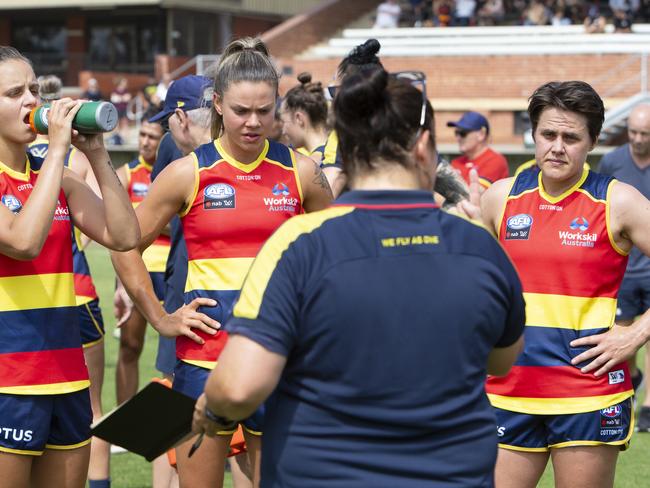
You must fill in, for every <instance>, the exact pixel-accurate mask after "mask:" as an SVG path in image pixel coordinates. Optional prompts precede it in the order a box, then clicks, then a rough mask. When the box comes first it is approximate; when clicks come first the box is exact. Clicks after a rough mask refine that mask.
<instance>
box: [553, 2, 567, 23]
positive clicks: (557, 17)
mask: <svg viewBox="0 0 650 488" xmlns="http://www.w3.org/2000/svg"><path fill="white" fill-rule="evenodd" d="M551 25H552V26H553V27H561V26H563V25H571V19H570V18H569V17H567V15H566V8H564V7H560V6H558V7H555V11H554V13H553V17H551Z"/></svg>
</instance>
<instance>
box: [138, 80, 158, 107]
mask: <svg viewBox="0 0 650 488" xmlns="http://www.w3.org/2000/svg"><path fill="white" fill-rule="evenodd" d="M157 89H158V84H157V83H156V80H155V79H154V78H153V76H150V77H149V79H147V84H146V85H145V86H144V88H143V89H142V93H143V94H144V99H145V100H146V102H147V105H148V106H151V105H153V106H154V107H156V108H157V109H158V110H161V109H162V107H161V106H160V100H158V98H156V97H155V95H156V90H157Z"/></svg>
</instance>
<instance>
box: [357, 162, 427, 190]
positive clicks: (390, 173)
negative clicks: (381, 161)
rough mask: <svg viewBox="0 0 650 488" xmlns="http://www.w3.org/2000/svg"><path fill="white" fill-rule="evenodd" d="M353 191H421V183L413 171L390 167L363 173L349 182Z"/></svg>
mask: <svg viewBox="0 0 650 488" xmlns="http://www.w3.org/2000/svg"><path fill="white" fill-rule="evenodd" d="M350 188H351V189H353V190H422V189H423V188H422V182H421V179H420V177H419V176H418V174H416V172H415V171H411V170H408V169H406V168H404V167H402V166H392V167H387V168H383V169H380V170H375V171H368V172H364V173H363V174H360V175H357V176H356V177H355V178H354V179H352V180H351V181H350Z"/></svg>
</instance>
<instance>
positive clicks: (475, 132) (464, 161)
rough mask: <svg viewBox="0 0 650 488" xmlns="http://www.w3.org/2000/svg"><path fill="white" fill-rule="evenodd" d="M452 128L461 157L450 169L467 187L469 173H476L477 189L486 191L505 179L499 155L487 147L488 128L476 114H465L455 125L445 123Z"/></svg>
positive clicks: (504, 171)
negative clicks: (481, 187)
mask: <svg viewBox="0 0 650 488" xmlns="http://www.w3.org/2000/svg"><path fill="white" fill-rule="evenodd" d="M447 127H454V128H455V133H456V140H457V141H458V149H459V150H460V152H461V156H460V157H458V158H456V159H454V160H452V162H451V165H452V167H453V168H454V169H456V170H457V171H458V172H459V173H460V175H461V176H462V177H463V179H464V180H465V181H466V182H467V183H468V184H469V182H470V181H469V172H470V170H471V169H472V168H473V169H476V171H477V173H478V176H479V179H480V182H481V185H483V186H485V187H488V186H490V185H491V184H492V183H494V182H495V181H497V180H500V179H502V178H507V177H508V162H507V161H506V158H504V157H503V155H501V154H499V153H498V152H496V151H493V150H492V149H490V148H489V147H488V140H489V137H490V124H489V123H488V121H487V119H486V118H485V117H483V116H482V115H481V114H480V113H478V112H465V113H464V114H463V116H462V117H461V118H460V120H458V121H455V122H454V121H450V122H447Z"/></svg>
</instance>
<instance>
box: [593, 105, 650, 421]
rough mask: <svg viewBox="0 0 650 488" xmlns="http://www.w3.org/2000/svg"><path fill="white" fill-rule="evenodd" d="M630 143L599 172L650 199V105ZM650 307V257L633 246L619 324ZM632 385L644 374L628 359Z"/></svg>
mask: <svg viewBox="0 0 650 488" xmlns="http://www.w3.org/2000/svg"><path fill="white" fill-rule="evenodd" d="M627 135H628V140H629V142H628V143H627V144H625V145H623V146H621V147H619V148H617V149H615V150H614V151H612V152H610V153H607V154H605V156H603V158H602V159H601V160H600V167H599V168H598V171H599V172H600V173H602V174H605V175H610V176H613V177H614V178H616V179H617V180H619V181H622V182H623V183H627V184H628V185H631V186H633V187H634V188H636V189H637V190H639V191H640V192H641V193H642V194H643V196H645V197H646V198H650V105H637V106H636V107H635V108H634V109H633V110H632V112H631V113H630V116H629V118H628V120H627ZM649 308H650V257H648V256H646V255H644V254H643V253H642V252H641V251H639V249H638V248H636V247H633V248H632V250H631V251H630V258H629V261H628V263H627V268H626V269H625V275H624V276H623V282H622V283H621V288H620V290H619V293H618V297H617V307H616V323H617V324H618V325H622V326H626V327H627V326H629V325H632V322H634V319H635V318H636V317H637V316H638V315H642V314H644V313H645V311H646V310H648V309H649ZM645 364H646V371H650V369H649V366H648V365H650V348H648V349H646V354H645ZM629 367H630V376H631V379H632V385H633V386H634V389H635V390H636V389H637V388H638V386H639V384H640V383H641V379H642V378H643V374H642V373H641V371H639V369H638V368H637V367H636V361H635V359H634V358H632V359H631V360H630V361H629ZM637 430H638V431H639V432H650V393H648V391H647V390H646V394H645V398H644V400H643V406H642V407H641V413H640V415H639V422H638V424H637Z"/></svg>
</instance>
